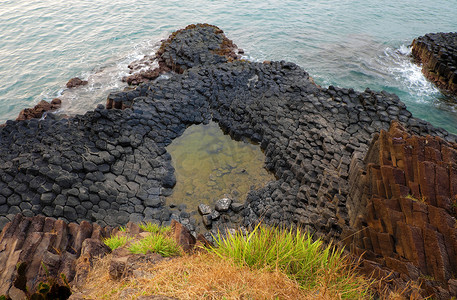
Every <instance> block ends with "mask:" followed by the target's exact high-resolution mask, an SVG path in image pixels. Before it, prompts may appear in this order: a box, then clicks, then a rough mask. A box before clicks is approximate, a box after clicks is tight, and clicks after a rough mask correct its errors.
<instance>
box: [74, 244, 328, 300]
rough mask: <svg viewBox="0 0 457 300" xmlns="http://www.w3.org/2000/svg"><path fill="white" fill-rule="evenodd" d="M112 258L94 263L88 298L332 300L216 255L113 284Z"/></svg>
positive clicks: (164, 265)
mask: <svg viewBox="0 0 457 300" xmlns="http://www.w3.org/2000/svg"><path fill="white" fill-rule="evenodd" d="M109 259H110V257H109V256H108V257H106V258H104V259H102V260H100V261H98V262H97V263H96V265H95V266H94V268H93V269H92V270H91V272H90V273H89V277H88V279H87V281H86V282H87V284H86V285H85V286H83V287H82V289H81V290H82V291H83V293H84V295H86V297H87V299H136V298H137V297H138V296H141V295H166V296H169V297H176V298H179V299H335V298H331V297H322V294H321V296H319V293H318V292H317V291H316V292H314V293H310V292H306V293H305V291H303V290H302V289H300V287H299V285H298V284H297V283H296V282H295V281H293V280H291V279H289V278H288V277H287V276H286V275H285V274H283V273H281V272H279V271H273V272H271V271H266V270H251V269H249V268H248V267H238V266H236V265H235V264H234V263H233V262H232V261H230V260H225V259H221V258H219V257H217V256H216V255H214V254H209V253H201V254H195V255H192V256H184V257H178V258H174V259H171V260H167V261H163V262H161V263H159V264H156V265H144V266H143V267H142V268H141V269H140V270H141V274H142V276H137V277H136V278H135V277H131V278H125V279H123V280H120V281H114V280H111V279H110V278H109V275H108V267H109Z"/></svg>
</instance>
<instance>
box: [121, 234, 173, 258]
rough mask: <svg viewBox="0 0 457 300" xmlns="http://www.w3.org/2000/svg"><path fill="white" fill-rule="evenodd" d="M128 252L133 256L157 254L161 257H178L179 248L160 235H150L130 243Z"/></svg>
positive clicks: (170, 240)
mask: <svg viewBox="0 0 457 300" xmlns="http://www.w3.org/2000/svg"><path fill="white" fill-rule="evenodd" d="M129 251H130V252H132V253H135V254H138V253H142V254H146V253H148V252H153V253H158V254H160V255H162V256H163V257H170V256H176V255H180V254H182V253H181V248H180V247H179V246H178V244H176V242H175V241H174V240H173V239H171V238H169V237H167V236H164V235H161V234H150V235H148V236H147V237H145V238H143V239H141V240H139V241H136V242H134V243H132V244H131V245H130V247H129Z"/></svg>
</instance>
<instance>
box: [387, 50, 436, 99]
mask: <svg viewBox="0 0 457 300" xmlns="http://www.w3.org/2000/svg"><path fill="white" fill-rule="evenodd" d="M384 54H385V58H386V59H387V61H388V65H390V66H389V71H390V73H391V74H392V75H393V77H394V78H395V79H396V80H398V81H399V82H400V83H401V85H403V86H405V87H406V88H407V90H408V92H409V93H410V94H412V95H415V96H417V97H418V98H417V101H418V102H425V98H429V97H436V96H438V95H440V91H439V90H438V88H436V87H435V86H434V85H433V83H431V82H430V81H428V80H427V78H426V77H425V76H424V74H423V73H422V70H421V67H420V66H419V65H417V64H415V63H414V62H413V60H412V57H411V47H410V46H406V45H401V46H400V47H399V48H397V49H392V48H386V49H385V51H384Z"/></svg>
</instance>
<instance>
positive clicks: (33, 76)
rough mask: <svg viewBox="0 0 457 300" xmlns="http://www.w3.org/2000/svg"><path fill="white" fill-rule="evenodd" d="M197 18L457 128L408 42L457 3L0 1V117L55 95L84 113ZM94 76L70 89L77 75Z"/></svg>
mask: <svg viewBox="0 0 457 300" xmlns="http://www.w3.org/2000/svg"><path fill="white" fill-rule="evenodd" d="M191 23H211V24H214V25H217V26H219V27H220V28H221V29H222V30H224V31H225V33H226V35H227V36H228V37H229V38H230V39H232V40H234V42H235V43H236V44H237V45H238V46H239V47H240V48H242V49H244V50H245V52H246V56H247V58H248V59H250V60H254V61H263V60H286V61H291V62H295V63H296V64H298V65H300V66H301V67H303V68H304V69H305V70H306V71H307V72H308V73H309V74H310V75H311V76H312V77H313V78H314V79H315V81H316V82H317V83H318V84H320V85H322V86H328V85H336V86H341V87H346V88H354V89H356V90H364V89H365V88H367V87H368V88H370V89H372V90H386V91H388V92H393V93H396V94H397V95H398V96H399V97H400V99H401V100H402V101H403V102H405V103H406V105H407V106H408V109H409V110H410V111H411V112H412V113H413V115H414V116H416V117H420V118H423V119H425V120H427V121H429V122H431V123H432V124H434V125H436V126H440V127H444V128H445V129H447V130H448V131H450V132H453V133H457V122H456V121H457V105H456V104H455V103H457V100H456V99H450V98H447V97H445V96H444V95H442V94H441V93H440V92H439V91H438V90H437V89H436V88H434V87H433V85H432V84H431V83H429V82H428V81H427V80H426V79H425V78H424V76H423V75H422V73H421V71H420V67H418V66H416V65H414V64H413V63H412V59H411V57H410V49H409V45H410V44H411V42H412V40H413V39H414V38H415V37H418V36H421V35H424V34H426V33H429V32H449V31H457V0H423V1H417V0H414V1H413V0H403V1H398V0H396V1H393V0H386V1H375V0H364V1H361V0H358V1H348V0H346V1H344V0H342V1H329V0H313V1H308V0H281V1H278V0H263V1H247V0H244V1H236V0H235V1H233V0H231V1H227V0H219V1H210V0H193V1H187V0H179V1H177V0H168V1H151V0H147V1H146V0H135V1H133V0H109V1H108V0H98V1H92V0H91V1H88V0H75V1H70V2H67V1H57V0H28V1H19V0H14V1H8V0H6V1H5V0H0V123H3V122H5V121H6V120H8V119H15V118H16V117H17V115H18V113H19V112H20V110H21V109H23V108H25V107H31V106H33V105H35V104H36V103H38V102H39V101H40V100H42V99H44V100H52V99H53V98H55V97H59V98H61V99H62V100H63V102H64V105H63V107H62V109H61V112H62V113H66V114H82V113H84V112H85V111H87V110H89V109H93V108H95V106H96V104H98V103H105V99H106V96H107V94H108V93H109V92H110V91H113V90H119V89H122V88H123V87H124V86H125V84H124V83H122V82H121V80H120V79H121V78H122V77H123V76H125V75H127V74H128V71H129V69H128V67H127V66H128V64H129V63H130V62H132V61H133V60H135V59H139V58H141V57H143V55H145V54H152V53H154V52H155V50H156V49H157V48H158V45H159V43H160V40H161V39H164V38H166V37H167V36H168V35H169V34H170V33H171V32H172V31H174V30H177V29H180V28H183V27H185V26H186V25H188V24H191ZM76 76H78V77H80V78H82V79H86V80H88V81H89V84H88V85H87V86H84V87H79V88H77V89H74V90H67V89H66V88H65V84H66V82H67V81H68V80H69V79H70V78H72V77H76Z"/></svg>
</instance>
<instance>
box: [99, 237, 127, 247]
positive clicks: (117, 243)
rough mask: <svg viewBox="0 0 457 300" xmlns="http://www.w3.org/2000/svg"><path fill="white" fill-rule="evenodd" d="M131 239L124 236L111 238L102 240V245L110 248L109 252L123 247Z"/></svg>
mask: <svg viewBox="0 0 457 300" xmlns="http://www.w3.org/2000/svg"><path fill="white" fill-rule="evenodd" d="M129 240H131V238H127V237H126V236H117V235H115V236H111V237H109V238H106V239H104V240H103V243H105V245H107V246H108V247H110V248H111V250H114V249H117V248H119V247H123V246H124V245H125V244H126V243H127V242H128V241H129Z"/></svg>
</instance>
